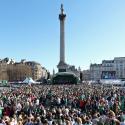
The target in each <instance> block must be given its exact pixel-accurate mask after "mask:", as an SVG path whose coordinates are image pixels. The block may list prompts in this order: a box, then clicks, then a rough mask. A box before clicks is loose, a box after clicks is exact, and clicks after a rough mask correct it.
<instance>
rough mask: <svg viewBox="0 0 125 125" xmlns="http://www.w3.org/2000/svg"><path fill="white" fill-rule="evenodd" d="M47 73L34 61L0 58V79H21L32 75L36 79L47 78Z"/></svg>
mask: <svg viewBox="0 0 125 125" xmlns="http://www.w3.org/2000/svg"><path fill="white" fill-rule="evenodd" d="M47 75H48V72H47V70H46V69H45V68H44V67H42V66H41V65H40V64H39V63H37V62H35V61H26V60H24V59H23V60H21V61H20V62H15V61H14V60H12V59H9V58H5V59H3V60H0V80H8V81H23V80H24V79H25V78H26V77H32V78H33V80H36V81H37V80H40V79H42V78H47Z"/></svg>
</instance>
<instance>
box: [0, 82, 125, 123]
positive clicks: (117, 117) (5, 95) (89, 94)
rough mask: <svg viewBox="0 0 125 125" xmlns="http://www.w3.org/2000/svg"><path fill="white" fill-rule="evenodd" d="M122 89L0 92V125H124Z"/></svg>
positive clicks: (56, 87) (55, 87)
mask: <svg viewBox="0 0 125 125" xmlns="http://www.w3.org/2000/svg"><path fill="white" fill-rule="evenodd" d="M124 96H125V90H124V88H118V87H104V86H102V85H88V84H86V83H84V84H80V85H36V86H35V85H30V86H29V85H23V86H21V87H19V88H9V89H3V90H0V125H125V97H124Z"/></svg>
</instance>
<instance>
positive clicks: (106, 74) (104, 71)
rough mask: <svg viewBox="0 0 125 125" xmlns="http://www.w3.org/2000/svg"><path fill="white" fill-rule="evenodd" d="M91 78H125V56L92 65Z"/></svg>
mask: <svg viewBox="0 0 125 125" xmlns="http://www.w3.org/2000/svg"><path fill="white" fill-rule="evenodd" d="M90 74H91V80H100V79H125V57H115V58H114V59H113V60H103V61H102V63H101V64H91V65H90Z"/></svg>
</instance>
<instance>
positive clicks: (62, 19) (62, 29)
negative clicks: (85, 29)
mask: <svg viewBox="0 0 125 125" xmlns="http://www.w3.org/2000/svg"><path fill="white" fill-rule="evenodd" d="M65 17H66V14H64V12H63V5H61V13H60V14H59V20H60V62H63V63H65Z"/></svg>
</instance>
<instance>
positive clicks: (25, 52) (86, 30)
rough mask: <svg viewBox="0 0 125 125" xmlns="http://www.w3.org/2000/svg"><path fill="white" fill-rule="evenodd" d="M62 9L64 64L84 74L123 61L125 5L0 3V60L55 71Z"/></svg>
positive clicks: (39, 0)
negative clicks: (94, 65)
mask: <svg viewBox="0 0 125 125" xmlns="http://www.w3.org/2000/svg"><path fill="white" fill-rule="evenodd" d="M61 3H63V4H64V10H65V13H66V15H67V17H66V21H65V33H66V34H65V41H66V62H67V63H68V64H72V65H75V66H76V67H79V66H81V67H82V69H88V68H89V65H90V63H101V61H102V60H103V59H113V58H114V57H119V56H120V57H124V56H125V0H74V1H73V0H0V50H1V52H0V58H5V57H10V58H14V59H15V60H16V61H20V60H21V59H27V60H35V61H37V62H40V63H41V64H42V65H43V66H45V67H46V68H47V69H48V70H50V72H52V69H53V68H55V69H56V65H57V64H58V62H59V38H60V36H59V31H60V30H59V20H58V14H59V13H60V4H61Z"/></svg>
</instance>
